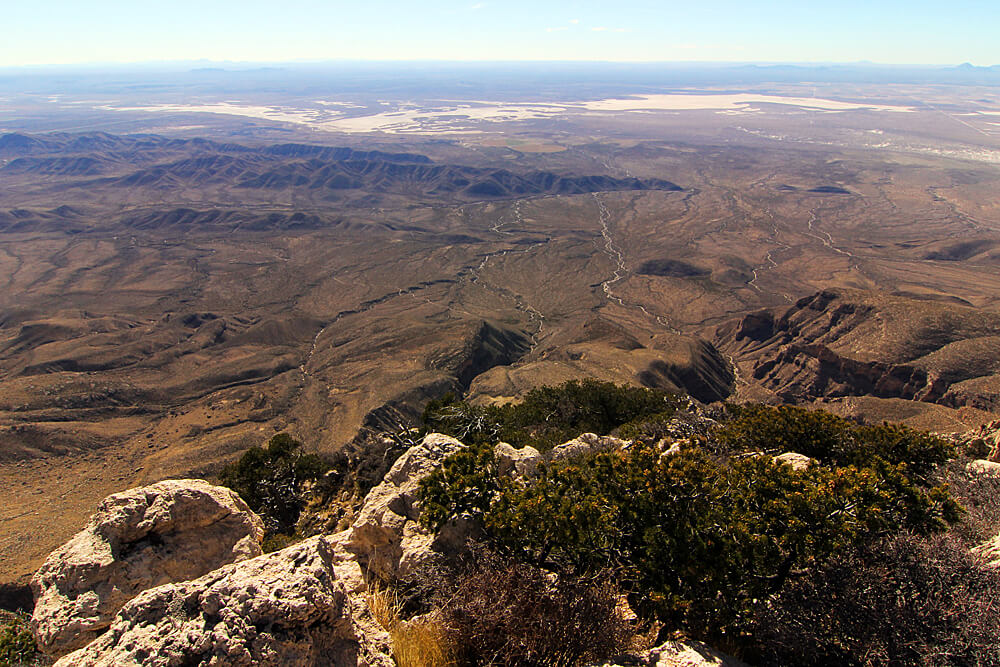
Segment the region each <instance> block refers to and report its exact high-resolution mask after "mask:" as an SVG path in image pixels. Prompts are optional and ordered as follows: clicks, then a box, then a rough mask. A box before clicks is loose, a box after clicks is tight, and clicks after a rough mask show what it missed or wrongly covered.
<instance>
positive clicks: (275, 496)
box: [219, 433, 329, 534]
mask: <svg viewBox="0 0 1000 667" xmlns="http://www.w3.org/2000/svg"><path fill="white" fill-rule="evenodd" d="M301 448H302V443H301V442H299V441H298V440H295V439H294V438H292V437H291V436H290V435H288V434H287V433H279V434H278V435H276V436H274V437H273V438H271V440H270V441H269V442H268V443H267V445H266V446H265V447H251V448H250V449H248V450H247V451H246V452H245V453H244V454H243V456H241V457H240V459H239V461H237V462H236V463H234V464H231V465H228V466H226V467H225V468H224V469H223V471H222V473H221V474H220V476H219V477H220V480H221V482H222V484H223V485H225V486H227V487H229V488H230V489H232V490H233V491H235V492H236V493H238V494H239V495H240V497H241V498H243V500H244V501H246V503H247V505H249V506H250V509H252V510H253V511H254V512H257V513H258V514H259V515H260V516H261V518H262V519H263V520H264V524H265V526H266V527H267V529H268V531H269V532H271V533H286V534H290V533H291V532H292V531H293V529H294V527H295V522H296V521H297V520H298V518H299V513H300V512H301V511H302V508H303V506H304V505H305V498H304V495H303V494H304V487H305V485H306V483H307V482H315V481H316V480H318V479H320V478H321V477H322V476H323V473H325V472H326V471H327V470H328V469H329V463H328V462H327V461H325V460H324V459H323V458H322V457H320V456H318V455H316V454H306V453H304V452H302V451H301Z"/></svg>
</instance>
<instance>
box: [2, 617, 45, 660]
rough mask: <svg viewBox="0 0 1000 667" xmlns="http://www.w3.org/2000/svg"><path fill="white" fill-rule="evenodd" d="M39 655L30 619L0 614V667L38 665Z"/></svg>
mask: <svg viewBox="0 0 1000 667" xmlns="http://www.w3.org/2000/svg"><path fill="white" fill-rule="evenodd" d="M37 653H38V649H37V646H36V645H35V637H34V635H32V634H31V629H30V628H29V626H28V617H27V616H26V615H24V614H8V613H6V612H0V667H20V666H22V665H25V666H27V665H34V664H37V663H36V657H37Z"/></svg>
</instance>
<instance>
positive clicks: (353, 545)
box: [348, 433, 465, 578]
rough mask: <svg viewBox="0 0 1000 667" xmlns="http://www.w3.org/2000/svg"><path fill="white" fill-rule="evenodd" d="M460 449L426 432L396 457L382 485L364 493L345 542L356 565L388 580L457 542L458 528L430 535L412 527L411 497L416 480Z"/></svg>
mask: <svg viewBox="0 0 1000 667" xmlns="http://www.w3.org/2000/svg"><path fill="white" fill-rule="evenodd" d="M464 447H465V445H464V444H462V443H461V442H459V441H458V440H456V439H455V438H452V437H450V436H447V435H442V434H440V433H430V434H428V435H427V436H425V437H424V439H423V441H422V442H421V443H420V444H419V445H418V446H416V447H411V448H410V449H409V450H407V452H406V453H405V454H403V455H402V456H401V457H399V459H398V460H397V461H396V463H394V464H393V466H392V468H390V469H389V472H388V473H387V474H386V476H385V478H384V479H383V480H382V483H381V484H379V485H378V486H376V487H375V488H373V489H372V490H371V491H369V492H368V495H367V496H366V497H365V502H364V505H363V506H362V507H361V510H360V511H359V512H358V516H357V518H356V519H355V521H354V523H353V524H352V526H351V528H350V540H349V543H348V548H349V549H351V551H352V552H354V553H355V554H357V556H358V558H359V560H360V561H361V562H362V563H364V564H365V565H366V566H367V567H369V568H371V569H372V570H373V571H375V572H376V573H378V574H379V575H381V576H385V577H389V578H391V577H394V576H396V575H397V574H405V573H406V572H408V571H409V570H411V569H412V568H413V567H415V566H417V565H419V564H421V563H423V562H425V560H426V559H427V558H429V557H431V556H432V551H433V550H434V548H435V546H437V545H442V544H447V543H451V542H453V541H460V540H461V533H462V532H463V530H464V526H462V525H459V524H452V525H449V526H445V527H444V528H443V529H442V530H441V531H440V533H439V534H438V535H434V534H432V533H430V532H429V531H427V530H425V529H424V528H422V527H421V526H420V525H419V524H418V523H417V520H418V519H419V518H420V509H419V507H418V505H417V492H418V490H419V485H420V480H422V479H423V478H424V477H426V476H427V475H429V474H430V473H431V472H433V471H434V470H435V469H436V468H437V467H438V466H440V465H441V462H442V461H443V460H444V459H445V458H447V457H448V456H450V455H452V454H454V453H455V452H457V451H459V450H461V449H463V448H464Z"/></svg>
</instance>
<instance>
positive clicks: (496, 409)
mask: <svg viewBox="0 0 1000 667" xmlns="http://www.w3.org/2000/svg"><path fill="white" fill-rule="evenodd" d="M680 405H681V401H680V399H679V398H678V397H677V396H675V395H674V394H670V393H668V392H664V391H660V390H654V389H643V388H641V387H630V386H627V385H616V384H614V383H611V382H601V381H599V380H593V379H586V380H571V381H569V382H565V383H563V384H561V385H559V386H556V387H538V388H536V389H533V390H531V391H530V392H528V394H527V395H526V396H525V397H524V400H523V401H521V402H520V403H515V404H510V405H505V406H488V407H480V406H474V405H470V404H468V403H466V402H464V401H459V400H457V399H456V398H455V397H454V395H452V394H448V395H446V396H444V397H443V398H441V399H439V400H437V401H432V402H431V403H429V404H428V405H427V407H426V409H425V410H424V416H423V421H424V425H425V428H426V429H427V430H432V431H437V432H439V433H447V434H448V435H451V436H454V437H456V438H458V439H460V440H462V441H463V442H466V443H479V442H494V443H495V442H496V441H497V440H503V441H505V442H509V443H511V444H512V445H514V446H517V447H523V446H524V445H529V444H530V445H531V446H533V447H535V448H537V449H538V450H539V451H547V450H549V449H551V448H552V447H554V446H555V445H558V444H560V443H562V442H565V441H567V440H569V439H571V438H575V437H576V436H578V435H580V434H581V433H584V432H591V433H597V434H599V435H605V434H608V433H611V432H612V431H614V430H615V429H618V428H620V427H622V426H624V425H626V424H629V423H630V422H639V421H642V420H646V419H649V418H651V417H653V416H654V415H655V416H658V417H659V418H661V419H662V418H669V416H671V415H673V414H674V413H675V412H676V411H677V409H678V408H679V407H680Z"/></svg>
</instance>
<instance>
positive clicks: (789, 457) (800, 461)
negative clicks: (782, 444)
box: [772, 452, 816, 471]
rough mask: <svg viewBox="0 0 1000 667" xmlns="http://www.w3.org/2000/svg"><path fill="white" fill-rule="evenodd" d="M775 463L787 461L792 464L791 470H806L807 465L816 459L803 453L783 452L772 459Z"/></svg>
mask: <svg viewBox="0 0 1000 667" xmlns="http://www.w3.org/2000/svg"><path fill="white" fill-rule="evenodd" d="M772 460H773V461H774V462H775V463H787V464H788V465H790V466H792V470H796V471H800V470H807V469H808V468H809V466H811V465H812V464H814V463H816V459H812V458H809V457H808V456H806V455H805V454H799V453H798V452H785V453H784V454H779V455H778V456H775V457H774V458H773V459H772Z"/></svg>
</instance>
